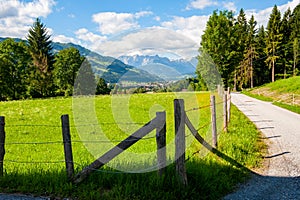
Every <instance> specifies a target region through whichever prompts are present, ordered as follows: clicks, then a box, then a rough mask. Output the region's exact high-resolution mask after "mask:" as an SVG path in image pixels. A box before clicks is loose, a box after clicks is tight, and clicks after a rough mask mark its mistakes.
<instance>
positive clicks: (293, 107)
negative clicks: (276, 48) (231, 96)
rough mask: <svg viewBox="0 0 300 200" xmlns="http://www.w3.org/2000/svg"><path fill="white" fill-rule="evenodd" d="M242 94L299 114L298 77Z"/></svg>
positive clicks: (299, 88) (299, 84) (299, 79)
mask: <svg viewBox="0 0 300 200" xmlns="http://www.w3.org/2000/svg"><path fill="white" fill-rule="evenodd" d="M243 93H244V94H246V95H248V96H252V97H254V98H257V99H260V100H262V101H270V102H273V104H274V105H277V106H279V107H282V108H285V109H288V110H290V111H293V112H296V113H299V114H300V76H295V77H291V78H288V79H281V80H277V81H275V82H273V83H268V84H266V85H263V86H260V87H257V88H254V89H250V90H247V91H243Z"/></svg>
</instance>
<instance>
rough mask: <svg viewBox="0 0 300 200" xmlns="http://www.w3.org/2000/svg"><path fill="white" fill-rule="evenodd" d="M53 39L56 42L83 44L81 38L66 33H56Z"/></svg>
mask: <svg viewBox="0 0 300 200" xmlns="http://www.w3.org/2000/svg"><path fill="white" fill-rule="evenodd" d="M52 39H53V41H54V42H60V43H74V44H81V41H80V40H77V39H75V38H72V37H67V36H65V35H54V36H53V37H52Z"/></svg>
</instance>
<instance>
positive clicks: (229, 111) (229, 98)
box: [227, 87, 231, 124]
mask: <svg viewBox="0 0 300 200" xmlns="http://www.w3.org/2000/svg"><path fill="white" fill-rule="evenodd" d="M230 113H231V94H230V87H228V90H227V121H228V123H229V122H230ZM228 123H227V124H228Z"/></svg>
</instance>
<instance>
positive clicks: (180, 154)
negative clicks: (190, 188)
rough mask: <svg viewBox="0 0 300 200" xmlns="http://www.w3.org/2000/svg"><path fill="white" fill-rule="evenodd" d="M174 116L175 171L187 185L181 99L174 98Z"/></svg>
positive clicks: (183, 119) (183, 114)
mask: <svg viewBox="0 0 300 200" xmlns="http://www.w3.org/2000/svg"><path fill="white" fill-rule="evenodd" d="M174 118H175V164H176V171H177V173H178V175H179V177H180V179H181V182H182V183H183V184H184V185H187V176H186V169H185V110H184V101H183V99H175V100H174Z"/></svg>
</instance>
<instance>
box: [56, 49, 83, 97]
mask: <svg viewBox="0 0 300 200" xmlns="http://www.w3.org/2000/svg"><path fill="white" fill-rule="evenodd" d="M83 60H84V57H83V56H81V55H80V53H79V51H78V49H76V48H74V47H71V48H67V49H63V50H61V51H59V52H58V53H57V54H56V55H55V63H54V71H53V74H54V79H55V84H56V86H57V88H58V94H63V95H65V96H69V95H72V93H73V87H74V83H75V79H76V77H77V73H78V70H79V68H80V66H81V64H82V62H83Z"/></svg>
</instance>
